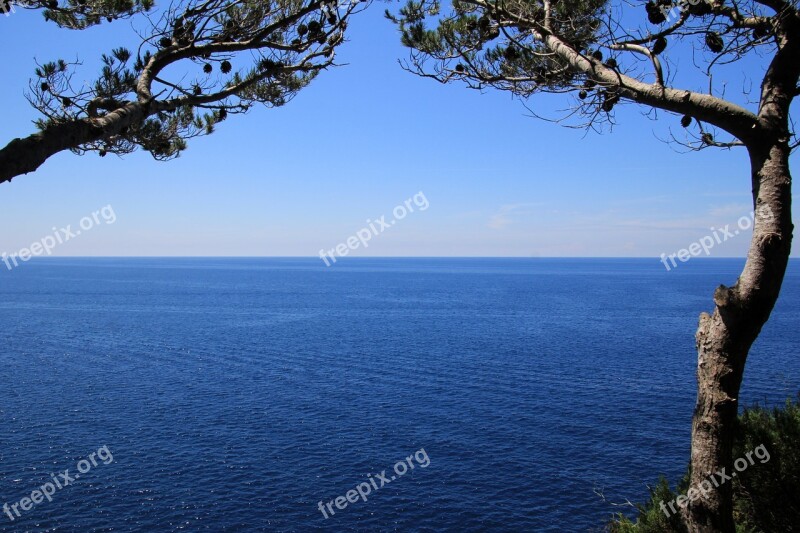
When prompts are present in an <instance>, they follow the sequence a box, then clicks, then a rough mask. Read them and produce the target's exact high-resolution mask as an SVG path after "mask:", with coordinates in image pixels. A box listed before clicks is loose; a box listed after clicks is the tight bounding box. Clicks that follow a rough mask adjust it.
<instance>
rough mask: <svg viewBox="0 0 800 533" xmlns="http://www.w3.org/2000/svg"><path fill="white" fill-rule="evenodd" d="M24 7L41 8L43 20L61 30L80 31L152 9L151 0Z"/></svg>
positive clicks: (43, 1) (72, 0)
mask: <svg viewBox="0 0 800 533" xmlns="http://www.w3.org/2000/svg"><path fill="white" fill-rule="evenodd" d="M26 7H31V8H43V9H44V18H45V20H51V21H53V22H55V23H56V24H58V25H59V26H61V27H63V28H69V29H73V30H82V29H84V28H87V27H89V26H94V25H96V24H100V23H101V22H102V21H103V20H106V21H108V22H111V21H113V20H115V19H118V18H127V17H130V16H132V15H135V14H137V13H140V12H143V11H149V10H150V9H152V7H153V0H66V1H64V0H60V1H58V0H36V1H33V2H29V3H28V4H27V5H26Z"/></svg>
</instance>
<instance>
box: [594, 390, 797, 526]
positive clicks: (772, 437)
mask: <svg viewBox="0 0 800 533" xmlns="http://www.w3.org/2000/svg"><path fill="white" fill-rule="evenodd" d="M761 445H764V447H765V448H766V450H767V452H768V453H769V455H768V457H767V459H766V461H765V462H761V461H759V459H757V458H754V461H755V463H754V464H753V465H752V466H749V467H748V468H747V469H745V470H743V471H741V472H738V473H737V477H735V478H733V481H732V483H733V507H734V510H733V513H734V520H735V522H736V531H737V533H761V532H764V533H771V532H773V531H793V530H794V528H795V527H797V524H800V394H798V396H797V399H796V401H795V402H794V403H792V401H791V400H787V401H786V405H785V406H784V407H783V408H781V409H779V408H775V409H771V410H770V409H766V408H764V407H760V406H758V405H756V406H753V407H751V408H749V409H745V410H744V412H743V413H742V414H741V415H740V416H739V422H738V429H737V432H736V439H735V441H734V445H733V457H734V458H739V457H745V456H746V454H747V453H748V452H752V451H753V450H755V449H756V448H758V447H759V446H761ZM688 488H689V475H688V474H687V475H686V476H684V478H683V479H682V480H681V481H680V483H678V486H677V487H676V490H675V492H673V491H672V489H670V486H669V482H668V481H667V480H666V479H665V478H661V479H660V480H659V482H658V485H656V487H655V488H654V489H651V491H650V499H649V500H648V501H647V502H646V503H645V504H644V505H638V506H637V510H638V515H637V516H636V521H635V522H633V521H631V519H629V518H628V517H626V516H625V515H623V514H622V513H618V514H616V515H615V516H614V517H613V519H612V521H611V523H609V524H608V525H607V528H606V529H607V530H608V531H610V532H611V533H634V532H635V533H685V532H686V531H687V530H686V527H685V526H684V525H683V523H682V521H681V518H680V515H679V514H674V515H671V516H670V517H667V515H666V514H665V513H664V512H663V511H662V508H661V504H662V502H664V503H665V504H666V503H668V502H670V501H672V500H674V499H675V498H676V497H677V496H678V494H685V493H686V490H687V489H688Z"/></svg>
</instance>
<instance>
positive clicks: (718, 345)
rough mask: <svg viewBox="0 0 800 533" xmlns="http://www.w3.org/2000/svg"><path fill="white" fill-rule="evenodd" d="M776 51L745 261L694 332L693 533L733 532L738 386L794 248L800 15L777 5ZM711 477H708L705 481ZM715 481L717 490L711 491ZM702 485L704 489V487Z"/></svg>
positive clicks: (763, 104) (755, 160) (761, 120)
mask: <svg viewBox="0 0 800 533" xmlns="http://www.w3.org/2000/svg"><path fill="white" fill-rule="evenodd" d="M778 4H780V5H778V6H777V7H779V8H780V9H781V10H782V12H781V14H780V16H779V17H778V18H777V25H776V40H777V43H778V51H777V52H776V54H775V56H774V57H773V59H772V61H771V63H770V65H769V67H768V68H767V71H766V73H765V75H764V79H763V82H762V84H761V98H760V105H759V110H758V129H759V134H758V136H757V138H755V139H754V138H752V137H751V138H749V139H742V140H743V141H744V142H745V145H746V146H747V150H748V153H749V155H750V167H751V179H752V190H753V206H754V209H755V221H754V225H753V237H752V240H751V242H750V250H749V252H748V254H747V261H746V263H745V266H744V270H743V271H742V273H741V275H740V276H739V279H738V280H737V281H736V284H735V285H733V286H732V287H725V286H723V285H720V286H719V287H718V288H717V290H716V291H715V292H714V303H715V304H716V306H715V309H714V312H713V313H712V314H711V315H709V314H707V313H703V314H702V315H700V323H699V326H698V328H697V334H696V340H697V403H696V405H695V410H694V416H693V419H692V454H691V474H690V482H691V487H693V488H695V489H698V488H700V487H701V486H702V483H703V482H704V481H706V480H708V481H715V482H714V483H712V484H713V486H714V488H713V489H711V490H706V491H705V492H703V491H699V492H698V494H699V497H697V498H696V500H695V501H690V502H689V504H688V506H687V507H686V509H685V513H684V518H685V521H686V524H687V527H688V529H689V531H691V532H692V533H695V532H697V533H699V532H702V533H706V532H719V531H722V532H724V533H729V532H730V533H734V532H735V524H734V521H733V486H732V483H731V481H730V480H727V476H730V477H731V478H732V477H733V476H735V470H734V466H733V465H734V459H735V458H734V457H733V441H734V437H735V433H734V432H735V428H736V419H737V417H738V413H739V387H740V386H741V383H742V377H743V375H744V367H745V362H746V361H747V355H748V353H749V351H750V347H751V346H752V345H753V342H754V341H755V340H756V338H757V337H758V335H759V333H760V332H761V328H762V327H763V326H764V324H765V323H766V322H767V320H768V319H769V316H770V314H771V313H772V309H773V308H774V307H775V302H776V301H777V300H778V295H779V293H780V290H781V285H782V283H783V277H784V274H785V273H786V267H787V266H788V264H789V254H790V252H791V245H792V230H793V229H794V227H793V224H792V190H791V187H792V179H791V174H790V172H789V156H790V155H791V148H790V146H789V140H790V138H791V136H790V131H789V112H790V106H791V104H792V100H793V98H794V96H795V93H796V91H797V83H798V79H799V78H800V14H798V12H797V11H795V10H793V9H791V10H790V9H789V8H788V7H787V5H786V4H783V3H782V2H778ZM712 475H713V476H715V479H714V480H712V479H711V476H712ZM717 484H719V486H717ZM706 486H708V485H707V484H706Z"/></svg>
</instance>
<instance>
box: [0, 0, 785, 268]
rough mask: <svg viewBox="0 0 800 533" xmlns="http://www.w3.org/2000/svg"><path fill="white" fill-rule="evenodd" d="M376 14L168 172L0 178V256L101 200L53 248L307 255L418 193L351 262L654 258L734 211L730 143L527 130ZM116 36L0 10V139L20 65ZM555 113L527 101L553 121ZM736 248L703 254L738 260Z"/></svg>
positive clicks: (113, 162) (662, 123)
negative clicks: (286, 95) (313, 76)
mask: <svg viewBox="0 0 800 533" xmlns="http://www.w3.org/2000/svg"><path fill="white" fill-rule="evenodd" d="M384 7H385V6H384V5H382V4H376V5H374V6H372V8H370V9H369V10H368V11H367V12H366V13H363V14H361V15H359V16H358V17H357V18H356V19H354V20H353V23H352V25H351V32H350V35H349V38H350V42H349V43H347V44H346V45H345V46H344V47H343V48H342V49H341V51H340V53H339V54H338V59H339V61H340V62H343V63H347V65H346V66H343V67H341V68H337V69H334V70H331V71H329V72H327V73H324V74H323V75H321V76H320V77H319V78H318V79H317V80H316V81H315V82H314V83H313V84H312V85H311V86H310V87H308V88H307V89H305V90H303V91H302V92H301V93H300V94H299V95H298V97H297V98H296V99H295V100H294V101H292V102H291V103H289V104H288V105H287V106H285V107H284V108H281V109H275V110H269V109H256V110H254V111H253V112H251V113H250V114H248V115H247V116H237V117H232V118H231V119H230V120H229V121H227V122H225V123H224V124H222V125H221V126H220V127H219V129H218V130H217V132H216V133H215V134H213V135H212V136H210V137H205V138H199V139H194V140H191V141H190V146H189V149H188V150H187V151H186V152H184V153H183V155H182V156H181V157H180V158H179V159H177V160H175V161H171V162H168V163H159V162H156V161H154V160H152V158H151V157H150V156H149V155H147V154H143V153H136V154H133V155H130V156H126V157H124V158H118V157H116V156H109V157H106V158H103V159H101V158H99V157H97V156H96V155H93V154H92V155H88V156H84V157H78V156H75V155H73V154H71V153H62V154H59V155H57V156H55V157H53V158H51V159H50V160H49V161H48V162H47V163H45V165H44V166H42V167H41V168H40V170H39V171H38V172H36V173H34V174H31V175H28V176H21V177H18V178H16V179H15V180H14V182H13V183H11V184H5V185H2V186H0V224H1V225H2V227H3V228H4V229H3V230H2V232H0V252H6V253H9V254H10V253H13V252H16V251H18V250H19V249H20V248H23V247H27V246H29V245H30V244H31V243H33V242H36V241H39V240H41V239H42V238H43V237H45V236H47V235H49V234H52V233H53V230H52V228H53V227H57V228H60V227H65V226H66V225H68V224H71V225H73V227H74V226H77V225H78V221H79V220H81V218H82V217H84V216H87V215H91V213H92V212H94V211H97V210H99V209H100V208H101V207H103V206H107V205H111V206H113V210H114V213H115V214H116V222H115V223H114V224H113V225H106V224H99V225H97V227H95V228H93V229H92V230H91V231H86V232H84V233H83V234H81V235H80V236H79V237H77V238H74V239H72V240H70V241H69V242H66V243H64V244H63V245H60V246H58V247H57V248H56V249H55V250H54V255H62V256H94V255H100V256H124V255H132V256H140V255H148V256H157V255H165V256H216V255H220V256H315V255H317V254H318V252H319V250H320V249H330V248H333V247H335V246H336V245H337V244H338V243H341V242H343V241H345V240H346V239H347V238H348V237H349V236H351V235H354V234H355V232H356V231H357V230H359V229H360V228H362V227H364V226H365V223H366V220H367V219H372V220H374V219H376V218H379V217H380V216H382V215H387V216H390V215H391V213H392V209H393V208H394V207H395V206H397V205H398V204H402V203H403V202H404V201H405V200H406V199H408V198H411V197H412V196H413V195H415V194H417V193H419V192H420V191H422V192H423V193H424V195H425V197H426V198H427V200H428V202H429V204H430V207H429V208H428V209H427V210H425V211H417V212H415V213H413V214H410V215H409V216H407V217H406V218H405V219H404V220H402V221H401V222H398V223H397V224H396V225H395V226H393V227H392V228H391V229H390V230H387V231H386V232H385V233H382V234H381V235H379V236H377V237H375V238H374V239H373V240H372V241H371V243H370V246H369V248H367V249H359V250H357V251H356V252H353V253H352V255H354V256H522V257H537V256H542V257H546V256H638V257H654V258H657V257H658V256H659V255H660V254H661V253H674V252H676V251H677V250H678V249H680V248H684V247H687V246H688V245H689V244H691V243H692V242H695V241H697V240H699V239H700V238H702V237H703V236H705V235H708V234H709V233H710V229H709V228H710V227H712V226H714V227H720V226H722V225H725V224H731V225H734V224H735V223H736V222H737V220H738V219H739V217H741V216H743V215H747V214H748V213H749V212H750V207H749V206H750V198H749V191H750V184H749V173H748V162H747V158H746V154H745V152H744V151H743V150H735V151H712V150H706V151H704V152H701V153H692V154H680V153H676V151H675V147H672V146H670V145H668V144H666V143H664V142H663V141H662V140H660V139H663V138H665V137H667V136H668V133H669V128H670V127H671V128H672V129H673V130H680V126H679V125H678V120H679V117H672V116H669V115H666V114H662V115H661V116H660V120H659V121H652V120H650V119H648V118H647V117H645V116H643V115H642V114H641V109H640V108H637V107H635V106H632V105H628V106H622V107H620V108H619V110H618V113H617V119H618V122H619V124H618V126H616V128H615V130H614V132H613V133H610V134H604V135H597V134H594V133H586V132H584V131H582V130H575V129H568V128H563V127H559V126H557V125H554V124H550V123H546V122H543V121H540V120H537V119H535V118H532V117H530V116H529V113H528V111H527V110H526V109H525V108H524V107H523V105H522V104H521V102H520V101H518V100H514V99H513V98H511V96H510V95H509V94H507V93H499V92H487V93H485V94H481V93H479V92H476V91H469V90H466V89H464V88H462V87H460V86H457V85H452V86H442V85H439V84H437V83H435V82H433V81H430V80H425V79H420V78H417V77H414V76H412V75H410V74H407V73H405V72H403V71H402V70H401V69H400V67H399V66H398V64H397V60H398V59H399V58H403V57H405V55H406V51H405V50H404V49H403V48H402V47H401V46H400V45H399V40H398V38H397V35H396V33H395V29H394V27H393V26H392V25H391V24H390V23H389V22H388V21H386V20H385V19H384V18H383V16H382V11H383V9H384ZM130 24H131V23H130V22H129V21H127V22H126V21H123V22H116V23H114V24H111V25H108V24H106V25H102V26H100V27H97V28H92V29H90V30H87V31H84V32H70V31H67V30H59V29H57V28H55V27H54V26H53V25H51V24H45V23H44V21H43V20H42V19H41V14H40V13H35V12H18V13H16V14H14V15H12V16H10V17H0V43H2V49H3V52H1V53H2V54H4V56H5V58H6V61H4V68H3V80H4V83H3V84H0V94H1V95H2V98H3V102H4V104H5V105H4V111H3V119H2V122H0V139H1V140H0V142H2V143H3V144H5V143H6V142H7V141H8V140H10V139H12V138H14V137H18V136H25V135H28V134H30V133H32V132H33V131H34V127H33V125H32V124H31V121H32V120H33V119H34V118H35V117H36V113H35V111H34V110H33V109H32V108H31V107H30V106H29V104H28V103H27V102H26V100H25V98H24V95H23V90H24V89H25V88H26V87H27V80H28V79H29V78H30V77H31V74H32V72H33V69H34V66H35V65H34V60H35V59H38V60H39V61H41V62H43V61H46V60H50V59H54V58H57V57H62V58H64V59H67V60H71V59H76V58H77V59H80V60H83V61H84V62H85V64H84V66H83V68H82V69H81V70H79V74H78V78H80V77H83V78H84V79H86V80H91V79H93V76H94V74H95V72H96V68H95V65H96V59H97V58H98V57H99V55H100V54H101V53H102V52H105V51H108V50H110V49H111V47H112V46H118V45H128V46H131V45H132V44H133V43H134V42H135V41H133V40H132V39H133V38H134V37H135V34H134V33H133V31H132V29H131V27H130ZM733 81H734V84H737V83H740V80H733ZM700 82H702V80H698V83H700ZM569 102H570V100H569V97H559V98H555V99H554V98H548V97H545V98H543V99H539V98H534V99H532V100H530V101H529V102H528V103H529V105H531V106H533V107H535V108H536V109H537V111H541V112H542V113H544V114H550V115H553V116H554V113H553V112H554V111H555V110H557V109H560V108H565V107H567V106H568V105H569ZM793 170H794V171H795V172H796V171H797V165H796V163H794V166H793ZM748 241H749V238H748V236H747V234H746V232H744V233H743V234H742V235H740V236H737V237H736V238H734V239H731V240H729V241H728V242H725V243H723V244H721V245H719V246H717V247H716V248H715V249H714V250H713V256H715V257H730V256H743V255H744V254H745V252H746V249H747V246H748V244H749V243H748ZM795 255H796V254H795Z"/></svg>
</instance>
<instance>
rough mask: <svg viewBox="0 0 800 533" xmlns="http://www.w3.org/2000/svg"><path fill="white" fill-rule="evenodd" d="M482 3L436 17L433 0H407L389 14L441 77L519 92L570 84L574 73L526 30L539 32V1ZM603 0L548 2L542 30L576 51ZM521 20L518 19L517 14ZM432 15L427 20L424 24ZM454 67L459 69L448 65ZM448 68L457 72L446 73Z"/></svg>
mask: <svg viewBox="0 0 800 533" xmlns="http://www.w3.org/2000/svg"><path fill="white" fill-rule="evenodd" d="M487 5H488V8H486V7H478V6H476V5H475V4H471V3H466V2H463V1H456V2H453V5H452V10H451V11H450V12H449V13H447V14H446V15H440V8H441V6H440V3H439V1H438V0H410V1H409V2H408V3H407V4H406V5H405V6H404V7H403V8H401V9H400V10H399V12H398V15H397V16H395V15H393V14H392V13H390V12H389V11H387V12H386V16H387V18H389V19H390V20H392V21H393V22H394V23H395V24H396V25H397V26H398V28H399V30H400V32H401V42H402V44H403V45H404V46H406V47H408V48H411V49H412V50H413V51H415V52H414V53H415V56H414V57H415V59H417V60H419V61H420V63H418V64H417V65H416V66H417V67H419V68H418V69H417V70H418V71H420V72H421V71H422V70H423V68H422V63H421V62H422V59H423V58H430V59H433V60H435V61H438V62H439V64H438V65H437V66H435V67H434V69H435V70H436V71H437V73H439V74H441V79H442V81H450V80H451V79H462V80H464V81H474V82H476V83H478V84H490V85H491V84H495V85H498V86H499V87H500V88H503V89H510V90H512V91H514V92H516V93H518V94H523V95H528V94H530V93H532V92H535V91H536V90H538V89H550V90H557V89H559V88H563V87H569V86H571V85H572V84H573V83H574V81H575V77H576V72H575V71H574V70H573V69H571V68H569V66H568V65H566V64H564V63H563V62H562V61H560V60H559V59H558V58H557V57H556V56H555V55H554V54H552V53H549V52H548V51H547V50H546V48H545V47H544V45H543V43H541V42H540V41H537V40H536V39H535V37H534V35H532V33H531V29H536V30H542V29H543V26H542V24H543V23H544V18H545V10H544V3H543V1H542V0H518V1H514V2H499V1H498V2H488V3H487ZM606 5H607V0H562V1H559V2H553V3H552V5H551V10H552V12H551V25H550V28H549V30H548V31H550V32H551V33H554V34H557V35H559V36H560V37H562V38H563V39H565V40H567V41H568V42H570V43H572V44H573V46H574V47H576V48H577V49H579V50H581V49H584V48H586V47H588V46H590V45H591V44H592V43H594V42H595V40H596V34H597V31H598V29H599V27H600V20H601V15H602V13H603V12H604V10H605V9H606ZM518 16H519V17H520V18H524V19H525V20H526V23H525V24H518V23H517V21H518V20H519V19H518V18H517V17H518ZM430 19H433V24H432V25H429V24H428V22H429V20H430ZM455 67H458V68H455ZM448 72H450V73H456V74H457V76H455V78H454V77H448Z"/></svg>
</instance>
